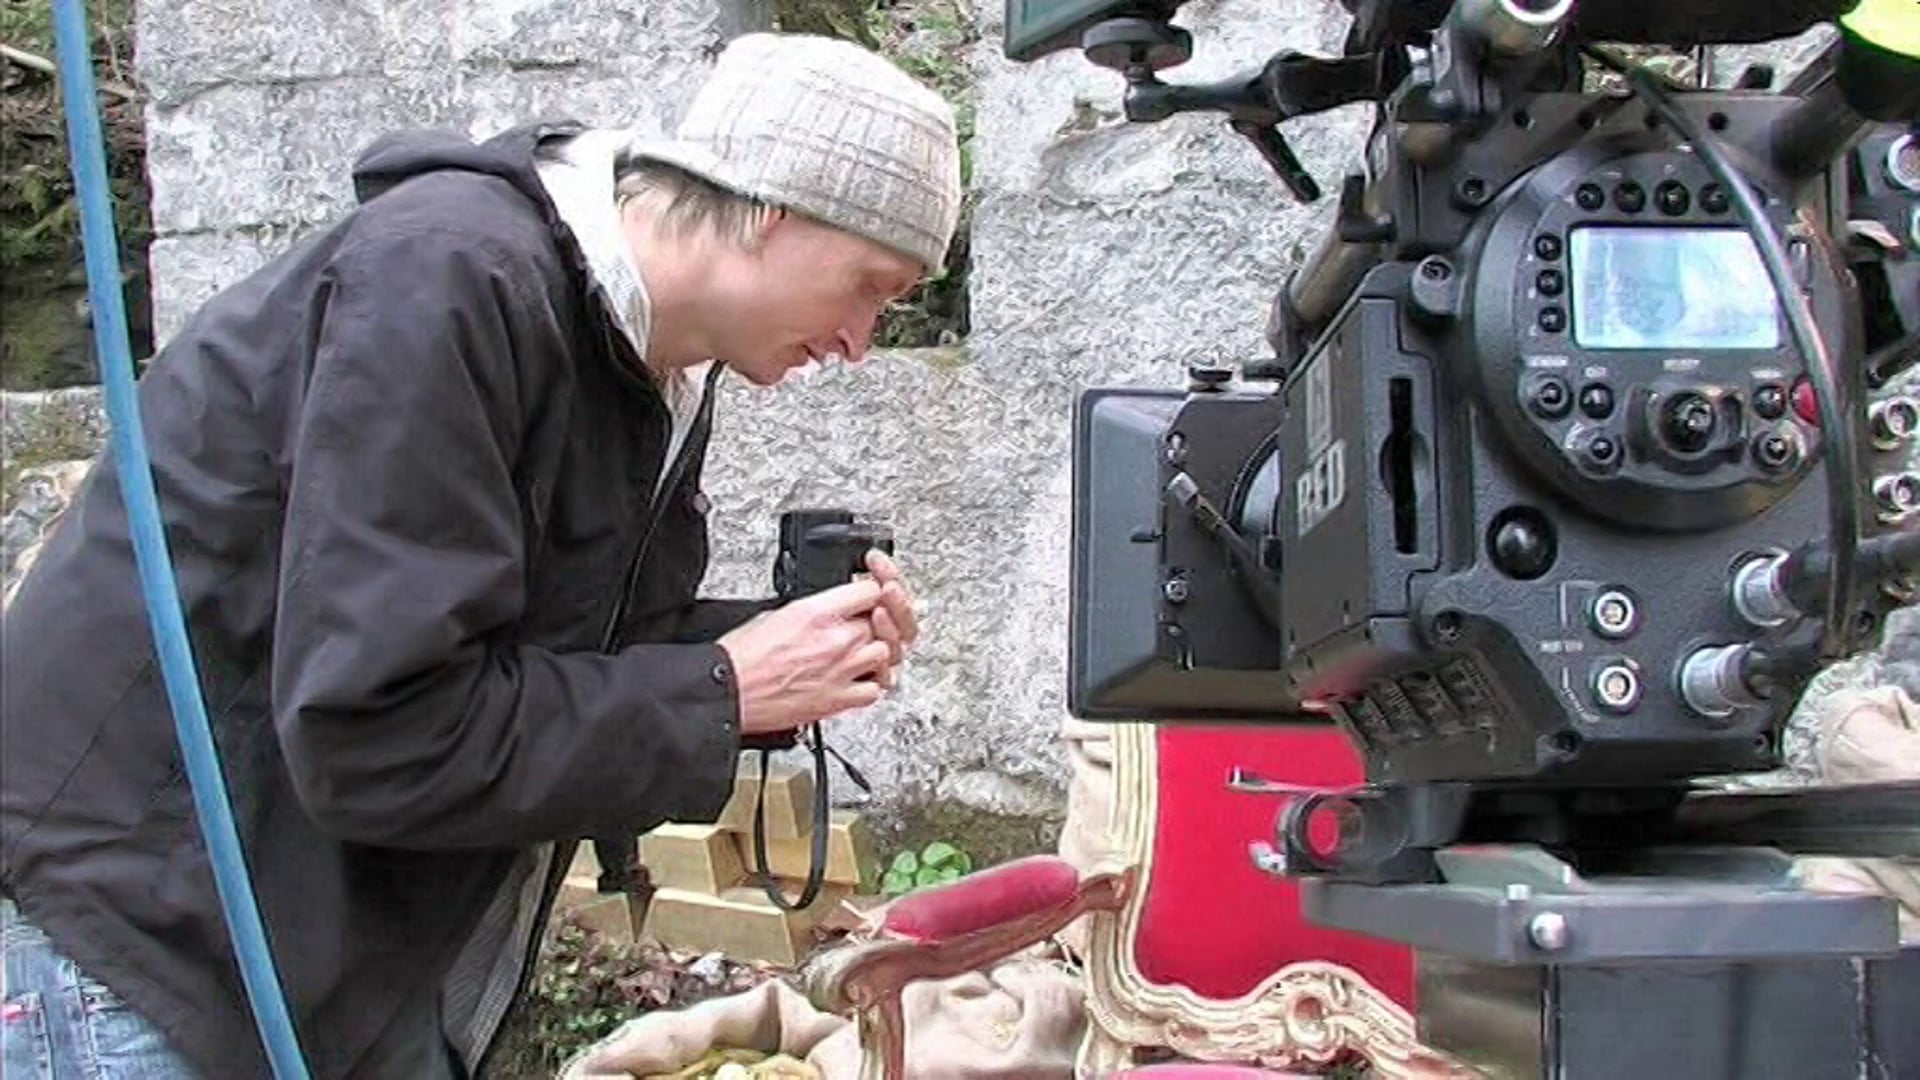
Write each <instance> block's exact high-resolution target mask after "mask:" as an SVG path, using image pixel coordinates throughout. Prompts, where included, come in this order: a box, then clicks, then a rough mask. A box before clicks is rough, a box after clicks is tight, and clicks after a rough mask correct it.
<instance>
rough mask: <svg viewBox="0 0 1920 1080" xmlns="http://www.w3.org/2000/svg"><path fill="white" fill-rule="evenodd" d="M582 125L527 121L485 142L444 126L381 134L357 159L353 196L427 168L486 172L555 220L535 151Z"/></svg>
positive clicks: (376, 191) (367, 197) (370, 194)
mask: <svg viewBox="0 0 1920 1080" xmlns="http://www.w3.org/2000/svg"><path fill="white" fill-rule="evenodd" d="M582 130H584V128H583V127H582V126H581V125H579V124H575V123H571V122H566V123H540V124H526V125H522V126H520V127H516V128H510V129H508V130H506V131H503V132H501V133H500V134H498V135H495V136H493V137H492V138H490V139H487V140H485V141H484V142H474V141H473V140H472V139H469V138H467V137H466V136H464V135H461V134H460V133H458V132H455V131H449V130H445V129H440V128H426V129H420V130H413V131H400V132H394V133H392V134H388V135H382V136H381V137H380V138H378V139H376V140H374V142H373V143H372V145H370V146H368V147H367V149H366V150H365V151H364V152H363V153H361V155H360V157H359V158H358V159H357V160H356V161H355V162H354V165H353V191H354V197H355V198H357V199H358V200H359V201H360V202H362V203H366V202H369V201H371V200H373V199H375V198H378V197H379V196H380V195H382V194H383V193H385V192H387V191H390V190H392V189H393V188H394V187H397V186H398V185H400V184H401V183H403V182H405V181H407V180H410V179H413V178H414V177H417V176H423V175H426V174H428V173H434V172H445V171H448V170H457V171H461V172H473V173H482V174H485V175H487V176H497V177H500V178H501V179H504V180H506V181H508V182H510V183H512V184H513V186H514V187H515V188H517V189H519V190H520V191H521V192H524V193H525V194H526V195H527V197H528V198H530V199H532V200H533V201H534V202H536V203H537V204H539V206H540V207H541V211H542V213H544V214H545V215H546V216H547V218H548V219H549V221H552V220H555V218H556V216H557V215H556V213H555V211H554V208H553V202H552V200H551V199H549V198H548V197H547V193H546V189H545V187H544V186H543V185H542V184H541V183H540V176H539V173H538V172H536V171H535V164H536V160H537V157H536V155H537V154H538V152H539V149H540V146H541V144H542V143H544V142H546V141H547V140H549V139H555V138H564V137H567V136H570V135H575V134H578V133H579V132H580V131H582Z"/></svg>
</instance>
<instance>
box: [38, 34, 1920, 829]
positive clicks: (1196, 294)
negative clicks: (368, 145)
mask: <svg viewBox="0 0 1920 1080" xmlns="http://www.w3.org/2000/svg"><path fill="white" fill-rule="evenodd" d="M1001 6H1002V5H1001V0H976V4H975V17H976V19H977V21H978V24H979V31H980V44H979V45H978V46H977V48H976V51H975V55H974V57H973V62H974V71H975V74H976V77H977V109H978V113H977V117H978V119H977V130H978V132H979V134H978V136H977V138H976V141H975V143H974V145H973V155H974V157H973V160H974V165H975V168H974V183H975V186H976V188H977V195H978V200H979V201H978V207H977V210H976V212H975V219H974V231H973V237H972V246H973V254H974V266H973V270H972V288H973V310H972V325H973V328H974V329H973V334H972V338H971V340H970V341H969V342H968V343H967V345H966V346H964V347H959V348H952V349H941V350H913V351H906V352H898V353H889V354H885V355H882V356H879V357H877V358H875V359H874V360H872V361H871V362H869V363H867V364H865V365H862V366H860V367H857V368H849V367H834V368H829V369H827V370H825V371H823V372H821V373H819V374H817V375H814V376H812V377H811V378H809V379H807V380H805V381H802V382H800V383H798V384H796V385H790V386H787V387H783V388H780V389H778V390H775V391H771V392H765V391H752V390H749V389H747V388H745V387H742V386H738V385H733V384H729V385H728V387H727V389H726V391H725V399H724V401H723V403H722V412H721V431H720V434H719V436H718V437H717V441H716V445H715V448H714V453H713V460H712V463H711V465H710V466H709V473H708V476H709V489H710V495H711V496H712V499H713V502H714V516H713V527H714V537H715V550H714V567H713V572H712V574H711V577H710V584H711V587H712V590H713V591H714V592H716V593H719V594H725V595H746V594H764V593H765V592H766V591H767V588H768V566H769V564H770V561H771V558H772V554H773V533H774V528H775V525H776V521H777V517H778V514H779V513H780V511H782V510H784V509H787V508H790V507H795V506H801V505H823V504H835V505H848V506H852V507H855V508H857V509H861V510H864V511H869V512H874V513H878V514H883V515H885V516H887V517H888V518H889V519H890V520H891V521H892V522H893V524H894V525H895V526H896V528H897V530H898V532H899V536H900V546H901V550H900V558H901V561H902V562H903V563H904V565H905V566H906V567H907V570H908V572H909V574H910V575H911V578H912V581H913V582H914V584H915V586H916V588H917V590H918V592H919V597H920V601H921V613H922V619H923V621H924V628H925V634H924V637H923V641H922V646H921V649H920V651H919V653H918V655H917V657H916V659H915V662H914V663H913V665H912V667H911V669H910V671H909V673H908V678H907V683H906V685H905V687H904V688H903V689H902V690H901V691H900V692H899V693H898V694H897V695H896V696H895V697H894V698H893V699H892V700H890V701H889V702H887V703H885V704H883V705H882V706H880V707H878V708H876V709H874V710H872V711H871V713H869V714H867V715H863V716H858V717H853V718H848V719H846V720H844V721H840V722H836V724H835V725H834V727H833V729H832V730H833V731H834V737H833V738H834V742H835V744H836V745H837V746H838V747H839V748H840V749H841V750H842V752H843V753H845V754H846V755H847V756H848V757H849V758H850V759H851V760H853V761H854V762H855V763H856V764H857V765H858V766H859V767H860V768H861V769H862V770H863V771H864V772H865V773H867V774H868V776H869V777H870V778H871V779H872V780H873V782H874V785H875V788H876V799H877V805H876V806H875V810H876V811H878V817H879V819H880V820H881V821H883V822H890V823H895V824H903V825H905V826H906V827H907V828H908V829H910V830H911V831H912V832H914V833H916V834H918V835H920V836H923V837H924V836H927V835H930V834H933V833H941V834H944V835H946V836H947V837H949V838H953V839H958V840H962V841H963V842H967V843H969V844H970V845H972V846H974V847H975V850H976V851H982V850H983V849H984V850H1002V851H1004V850H1013V849H1020V848H1031V847H1033V846H1036V845H1038V844H1044V843H1046V842H1047V840H1046V837H1047V835H1048V833H1049V830H1050V828H1051V826H1052V825H1053V824H1054V823H1056V822H1057V820H1058V818H1059V816H1060V815H1061V813H1062V812H1063V808H1064V800H1063V794H1062V784H1063V781H1064V768H1063V761H1062V759H1061V756H1060V753H1059V750H1058V747H1057V745H1056V733H1057V731H1058V727H1059V723H1060V720H1061V719H1062V715H1063V711H1064V685H1065V684H1064V674H1063V673H1064V670H1065V659H1066V655H1065V654H1066V616H1067V606H1066V584H1067V563H1068V549H1067V544H1068V532H1069V530H1068V512H1069V505H1068V499H1067V495H1068V488H1069V453H1068V450H1069V417H1070V412H1071V406H1072V402H1073V399H1074V396H1075V395H1076V393H1077V392H1078V391H1080V390H1081V389H1083V388H1085V387H1087V386H1090V385H1095V384H1100V383H1135V384H1141V383H1144V384H1157V385H1175V384H1176V383H1177V381H1178V380H1179V379H1180V378H1181V376H1182V374H1183V371H1184V368H1185V365H1187V364H1189V363H1194V362H1234V361H1238V360H1242V359H1245V358H1246V357H1248V356H1250V355H1253V354H1257V353H1260V352H1262V351H1263V347H1262V344H1261V341H1260V332H1261V327H1262V325H1263V323H1264V321H1265V317H1266V311H1267V305H1268V303H1269V300H1270V298H1271V296H1272V295H1273V293H1274V291H1275V290H1276V289H1277V288H1278V287H1279V286H1280V284H1281V282H1282V280H1283V278H1284V276H1285V274H1286V272H1287V271H1288V270H1289V269H1290V268H1291V267H1292V266H1294V265H1295V264H1297V262H1298V261H1299V260H1300V258H1301V257H1302V256H1303V255H1304V254H1305V249H1306V248H1307V246H1309V245H1310V243H1311V239H1312V237H1313V236H1314V235H1316V234H1317V232H1318V230H1319V229H1320V228H1321V227H1322V226H1323V225H1324V224H1325V223H1326V221H1327V220H1328V215H1329V214H1330V212H1331V206H1330V205H1328V204H1329V203H1330V202H1331V200H1323V202H1322V203H1321V204H1318V205H1315V206H1312V207H1301V206H1298V205H1295V204H1293V203H1292V202H1291V201H1290V199H1289V197H1288V196H1287V195H1286V193H1285V191H1284V189H1283V188H1281V187H1280V185H1279V184H1278V182H1277V180H1276V179H1275V178H1274V177H1273V176H1272V174H1271V173H1270V172H1269V171H1268V170H1267V168H1266V166H1265V165H1264V163H1263V162H1262V161H1261V160H1260V158H1259V157H1258V156H1257V154H1256V153H1255V152H1254V150H1253V148H1252V147H1251V146H1250V145H1248V144H1247V143H1246V142H1245V141H1243V140H1241V139H1240V138H1239V137H1237V136H1235V135H1233V134H1232V133H1231V132H1230V131H1228V130H1227V129H1226V128H1225V126H1224V125H1223V124H1222V123H1221V122H1220V120H1218V119H1217V118H1210V117H1191V116H1189V117H1178V118H1175V119H1173V120H1170V121H1167V122H1165V123H1163V124H1159V125H1154V126H1138V125H1129V124H1126V123H1124V122H1123V121H1122V120H1121V118H1120V110H1119V102H1120V94H1121V89H1122V84H1121V80H1120V79H1119V78H1118V77H1117V76H1116V75H1114V74H1113V73H1111V72H1108V71H1105V70H1101V69H1097V68H1093V67H1091V66H1090V65H1089V64H1087V63H1086V61H1085V60H1084V58H1083V57H1082V56H1081V55H1080V54H1078V53H1077V52H1076V53H1067V54H1062V55H1058V56H1055V57H1052V58H1050V59H1048V60H1046V61H1043V62H1041V63H1038V64H1034V65H1030V66H1017V65H1013V64H1010V63H1008V62H1007V61H1005V60H1004V59H1003V58H1002V57H1001V56H1000V55H999V48H998V41H999V36H1000V22H999V20H1000V17H1001ZM142 12H143V16H142V19H143V25H142V27H141V39H140V52H139V62H140V66H141V74H142V77H143V78H144V79H145V80H146V81H147V83H148V84H149V86H150V87H151V89H152V91H153V93H154V95H155V101H154V105H153V107H152V113H151V126H150V131H151V143H152V149H151V155H152V169H153V177H154V187H155V205H154V222H155V226H156V228H157V230H158V232H159V236H160V239H159V241H158V242H157V243H156V244H155V247H154V252H153V269H154V279H155V287H156V290H157V295H156V297H155V302H156V320H157V324H158V326H159V328H160V332H161V333H162V334H163V335H164V334H166V333H168V332H170V331H171V329H173V328H175V327H177V326H178V325H179V322H180V321H181V320H182V319H183V318H184V317H185V315H186V314H188V313H189V312H190V311H191V308H192V306H193V305H194V304H196V303H198V302H199V300H201V299H202V298H204V297H205V296H207V295H210V294H211V293H212V292H213V291H215V290H216V289H217V288H219V287H220V286H221V285H224V284H226V283H227V282H230V281H232V280H234V279H236V278H237V277H239V276H240V275H241V274H244V273H245V272H247V271H248V270H251V269H252V268H253V267H255V266H258V265H260V264H261V263H262V262H264V261H265V260H266V259H267V258H268V257H270V256H271V255H272V254H273V253H275V252H277V251H280V250H283V249H284V247H285V246H286V245H287V244H288V243H289V242H290V241H291V240H292V239H294V238H296V237H298V236H301V235H305V234H306V233H308V232H310V231H311V230H313V229H314V228H316V227H318V226H320V225H322V224H324V223H325V222H327V221H329V220H331V219H332V218H334V217H335V216H337V215H338V214H339V213H340V212H341V211H342V210H343V209H344V208H345V207H346V206H347V198H348V186H347V177H346V172H345V168H346V165H347V163H348V162H349V161H350V160H351V158H352V157H353V155H354V154H355V152H356V151H357V149H358V148H359V147H360V146H361V145H363V144H364V143H365V141H367V140H368V139H370V138H371V137H372V136H373V135H374V134H375V133H377V132H378V131H380V130H384V129H387V128H391V127H394V126H399V125H404V124H419V123H431V124H439V125H446V126H451V127H454V128H456V129H460V130H464V131H467V132H469V133H470V134H473V135H476V136H484V135H486V134H490V133H492V132H493V131H496V130H499V129H500V128H503V127H505V126H508V125H509V124H511V123H514V122H516V121H519V120H523V119H529V118H533V117H537V116H553V115H568V116H574V117H578V118H581V119H585V120H588V121H590V122H621V123H633V124H637V125H640V126H643V127H654V128H658V127H660V126H664V124H665V123H667V122H668V121H669V120H670V118H671V116H672V115H673V114H674V113H675V112H676V111H677V108H678V104H679V103H680V102H681V101H683V100H684V97H685V95H686V94H687V93H688V92H689V91H690V90H691V88H692V86H693V85H694V83H695V82H696V81H697V78H698V76H699V73H700V69H701V66H702V64H703V62H704V60H705V58H706V57H707V56H708V55H710V52H711V50H712V49H713V48H714V47H715V46H716V45H717V44H719V43H720V42H721V41H723V40H724V39H725V38H727V37H729V36H731V35H732V34H734V33H737V32H739V31H741V30H744V29H750V28H753V27H757V26H762V25H765V24H766V19H767V15H766V11H765V10H764V4H763V3H761V2H758V0H665V2H652V3H645V4H632V3H616V2H615V0H589V2H586V3H579V4H572V3H562V2H560V0H511V2H510V0H385V2H380V0H357V2H356V0H331V2H323V3H311V4H310V3H305V2H300V0H252V2H251V3H247V4H221V5H211V4H204V3H198V2H194V0H152V2H150V3H146V4H144V5H143V6H142ZM1182 22H1183V23H1184V24H1185V25H1188V26H1189V27H1191V28H1193V30H1194V32H1195V37H1196V55H1195V57H1194V59H1193V61H1192V62H1191V63H1190V64H1188V65H1187V66H1185V67H1183V68H1180V69H1178V70H1177V71H1176V72H1175V73H1174V75H1173V76H1170V77H1176V78H1179V79H1181V80H1194V81H1197V80H1200V79H1206V78H1215V77H1219V76H1222V75H1224V74H1226V73H1228V72H1229V71H1233V70H1238V69H1240V68H1243V67H1245V66H1249V65H1253V64H1256V63H1258V62H1260V61H1261V60H1263V59H1264V58H1265V57H1266V56H1267V55H1268V54H1270V53H1271V52H1272V51H1274V50H1276V49H1280V48H1283V47H1291V48H1297V49H1303V50H1307V51H1322V52H1327V51H1333V50H1335V49H1337V47H1338V44H1339V41H1340V37H1341V34H1342V33H1343V32H1344V28H1345V16H1344V14H1342V13H1341V11H1340V9H1339V7H1338V5H1336V4H1334V3H1332V2H1331V0H1193V2H1191V3H1189V4H1187V5H1186V7H1185V9H1184V15H1183V18H1182ZM238 43H245V44H244V45H242V44H238ZM1781 51H1782V52H1785V53H1788V54H1790V55H1792V54H1804V50H1803V49H1788V50H1781ZM1776 55H1777V54H1776ZM1365 120H1366V115H1365V113H1364V111H1363V110H1361V109H1359V108H1354V109H1350V110H1347V111H1345V112H1342V113H1337V114H1331V115H1328V116H1323V117H1319V118H1316V119H1311V120H1306V121H1302V122H1297V123H1294V124H1292V125H1290V126H1289V127H1288V129H1287V134H1288V137H1289V139H1290V141H1292V142H1293V144H1294V146H1295V148H1296V150H1297V152H1298V153H1299V155H1300V157H1301V159H1302V160H1303V162H1304V163H1305V164H1306V166H1307V167H1308V169H1309V170H1311V171H1312V172H1313V173H1314V174H1315V175H1316V176H1317V177H1319V178H1320V180H1321V181H1322V185H1323V187H1325V188H1326V189H1327V190H1328V191H1330V192H1331V191H1334V190H1337V184H1338V181H1339V178H1340V176H1341V175H1342V174H1343V173H1344V172H1345V171H1346V170H1347V169H1348V168H1349V167H1350V166H1351V164H1352V162H1353V161H1354V156H1355V154H1356V153H1357V150H1358V146H1359V140H1360V136H1361V134H1362V132H1363V131H1364V124H1365ZM29 494H31V493H29ZM29 501H31V506H28V505H27V503H28V502H29ZM43 502H44V500H37V501H35V500H23V505H22V510H23V512H24V511H26V510H33V515H30V516H31V520H28V518H25V517H22V518H19V519H18V520H17V521H16V522H15V527H14V528H13V529H12V531H11V532H10V533H9V534H8V539H9V541H10V545H9V546H10V547H12V548H15V549H16V550H17V541H19V540H20V539H21V538H23V537H26V536H27V535H28V534H29V533H30V532H35V531H37V529H38V528H39V526H40V523H41V522H40V517H39V516H38V515H39V513H40V509H44V507H42V503H43ZM13 553H14V551H11V550H10V551H9V552H8V553H7V554H8V559H7V562H8V564H9V569H11V568H12V565H11V564H12V554H13ZM1915 632H1920V627H1912V628H1911V629H1910V630H1909V631H1908V633H1909V635H1911V634H1913V633H1915ZM1909 651H1911V650H1909ZM1876 664H1877V662H1876ZM1879 670H1880V669H1879V668H1878V667H1877V666H1874V665H1855V666H1852V667H1850V668H1848V669H1847V670H1846V671H1845V672H1844V673H1840V674H1839V675H1837V676H1836V678H1840V679H1844V680H1845V681H1849V682H1851V681H1857V680H1860V679H1866V678H1874V677H1876V674H1875V673H1876V672H1878V671H1879ZM833 782H834V784H835V785H836V787H837V789H838V790H840V791H842V792H846V791H847V790H848V788H847V785H846V782H845V780H844V779H843V778H842V776H841V775H839V774H838V773H836V774H835V775H834V776H833Z"/></svg>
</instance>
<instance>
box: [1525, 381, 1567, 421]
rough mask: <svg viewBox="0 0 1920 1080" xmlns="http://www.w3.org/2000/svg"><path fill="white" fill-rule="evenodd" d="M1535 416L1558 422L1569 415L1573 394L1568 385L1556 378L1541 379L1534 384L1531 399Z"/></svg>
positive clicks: (1530, 402)
mask: <svg viewBox="0 0 1920 1080" xmlns="http://www.w3.org/2000/svg"><path fill="white" fill-rule="evenodd" d="M1529 404H1530V405H1532V407H1533V412H1534V415H1536V416H1539V417H1540V418H1542V419H1545V420H1557V419H1559V418H1560V417H1562V416H1565V415H1567V409H1568V407H1569V406H1571V405H1572V404H1573V393H1572V391H1570V390H1568V389H1567V384H1566V383H1565V382H1563V381H1562V380H1561V379H1559V378H1558V377H1555V376H1549V377H1547V378H1544V379H1541V380H1540V381H1539V382H1538V383H1535V384H1534V387H1533V394H1532V396H1531V398H1530V399H1529Z"/></svg>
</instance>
